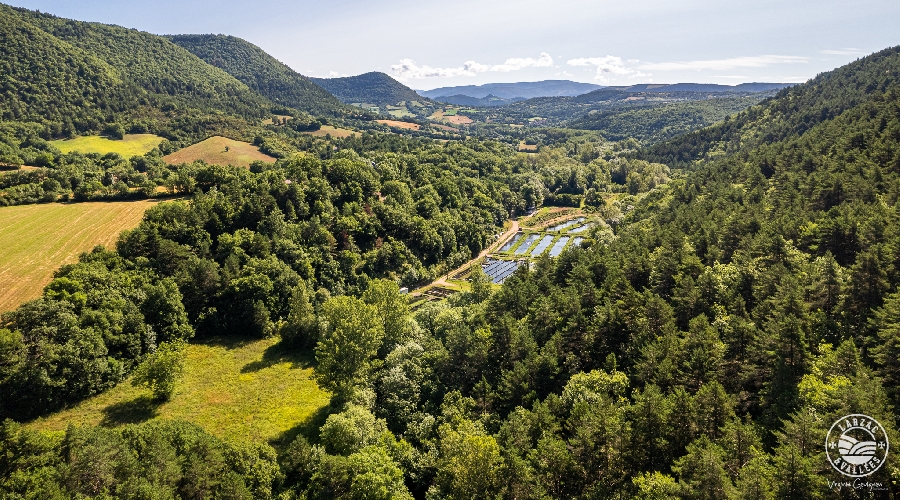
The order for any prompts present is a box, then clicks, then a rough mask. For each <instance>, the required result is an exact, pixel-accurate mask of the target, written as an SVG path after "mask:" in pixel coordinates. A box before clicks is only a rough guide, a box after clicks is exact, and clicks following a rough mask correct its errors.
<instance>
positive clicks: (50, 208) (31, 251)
mask: <svg viewBox="0 0 900 500" xmlns="http://www.w3.org/2000/svg"><path fill="white" fill-rule="evenodd" d="M156 203H158V202H157V201H150V200H142V201H117V202H89V203H71V204H62V203H50V204H41V205H22V206H16V207H2V208H0V249H2V252H0V312H2V311H8V310H11V309H15V308H16V307H17V306H18V305H19V304H21V303H23V302H26V301H28V300H31V299H35V298H37V297H39V296H40V295H41V291H42V290H43V289H44V287H45V286H46V285H47V283H49V282H50V280H51V279H52V278H53V272H54V271H56V270H57V269H58V268H59V267H60V266H61V265H63V264H68V263H71V262H75V261H77V260H78V255H80V254H81V253H82V252H86V251H88V250H90V249H92V248H94V247H95V246H97V245H104V246H106V247H108V248H111V247H113V246H114V245H115V242H116V240H117V239H118V237H119V233H120V232H122V231H123V230H125V229H131V228H133V227H136V226H137V225H138V223H139V222H140V221H141V218H142V217H143V216H144V212H145V211H146V210H147V209H148V208H150V207H152V206H153V205H155V204H156Z"/></svg>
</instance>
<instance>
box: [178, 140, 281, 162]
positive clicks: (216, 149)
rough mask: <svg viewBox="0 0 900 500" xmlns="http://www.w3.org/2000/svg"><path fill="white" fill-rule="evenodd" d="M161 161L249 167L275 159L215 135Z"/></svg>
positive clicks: (255, 149) (253, 147)
mask: <svg viewBox="0 0 900 500" xmlns="http://www.w3.org/2000/svg"><path fill="white" fill-rule="evenodd" d="M226 148H227V149H228V151H226V150H225V149H226ZM163 160H165V161H166V162H167V163H170V164H173V165H177V164H180V163H190V162H193V161H197V160H203V161H205V162H206V163H209V164H210V165H234V166H236V167H249V166H250V164H251V163H253V162H254V161H264V162H274V161H275V158H272V157H271V156H269V155H267V154H265V153H262V152H260V150H259V148H257V147H256V146H254V145H253V144H250V143H247V142H241V141H236V140H234V139H229V138H227V137H222V136H218V135H217V136H213V137H210V138H209V139H206V140H205V141H200V142H198V143H197V144H194V145H193V146H188V147H186V148H184V149H181V150H178V151H175V152H174V153H172V154H170V155H167V156H164V157H163Z"/></svg>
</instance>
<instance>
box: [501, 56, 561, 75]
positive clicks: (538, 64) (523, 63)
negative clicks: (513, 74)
mask: <svg viewBox="0 0 900 500" xmlns="http://www.w3.org/2000/svg"><path fill="white" fill-rule="evenodd" d="M547 66H553V58H552V57H550V54H548V53H546V52H541V57H538V58H537V59H534V58H531V57H511V58H509V59H507V60H506V62H505V63H503V64H497V65H496V66H492V67H491V71H502V72H504V73H505V72H508V71H519V70H520V69H522V68H545V67H547Z"/></svg>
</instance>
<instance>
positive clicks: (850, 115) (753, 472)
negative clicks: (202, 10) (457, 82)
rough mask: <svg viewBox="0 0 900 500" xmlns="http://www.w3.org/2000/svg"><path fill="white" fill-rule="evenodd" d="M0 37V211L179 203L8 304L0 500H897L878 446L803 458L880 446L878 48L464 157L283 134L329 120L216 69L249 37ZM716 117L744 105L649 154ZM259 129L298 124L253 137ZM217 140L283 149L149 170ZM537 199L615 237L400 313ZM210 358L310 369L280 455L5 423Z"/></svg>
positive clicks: (893, 394) (79, 27) (5, 25)
mask: <svg viewBox="0 0 900 500" xmlns="http://www.w3.org/2000/svg"><path fill="white" fill-rule="evenodd" d="M0 36H2V37H3V38H2V40H4V42H5V44H8V45H5V46H7V47H15V48H16V50H21V51H22V52H21V54H22V57H20V58H16V57H10V56H9V52H8V51H4V54H5V58H4V60H3V64H4V65H5V66H4V67H5V68H6V69H7V74H5V75H4V78H5V80H4V82H5V83H4V85H5V87H4V90H3V94H2V96H0V97H2V100H0V106H2V108H0V110H2V121H0V163H2V164H3V165H4V166H18V165H22V164H27V165H30V166H36V167H40V168H39V169H32V170H27V171H19V172H11V173H3V174H2V175H0V205H14V204H28V203H44V202H53V201H66V202H79V201H85V200H101V199H122V198H132V197H155V196H160V195H177V196H178V199H177V200H173V201H170V202H166V203H162V204H159V205H157V206H155V207H154V208H152V209H150V210H149V211H148V212H147V213H146V215H145V217H144V219H143V221H142V222H141V223H140V225H139V226H138V227H137V228H135V229H133V230H131V231H126V232H125V233H123V234H122V235H120V237H119V239H118V243H117V244H116V246H115V248H103V247H97V248H95V249H94V250H93V251H91V252H88V253H85V254H83V255H82V256H81V257H80V259H79V260H78V262H76V263H73V264H68V265H65V266H63V267H61V268H60V269H59V270H57V271H56V273H55V275H54V278H53V280H52V281H51V282H50V284H49V285H47V287H46V288H45V289H44V291H43V294H42V295H41V297H40V298H38V299H36V300H33V301H30V302H27V303H25V304H23V305H21V306H20V307H19V308H18V309H16V310H14V311H11V312H9V313H6V314H3V315H2V319H0V418H4V419H6V420H4V421H3V422H2V423H0V497H3V498H13V499H19V498H22V499H25V498H134V499H150V498H262V499H266V498H280V499H333V498H342V499H388V498H404V499H412V498H417V499H429V500H434V499H441V498H447V499H463V498H465V499H472V498H509V499H526V498H534V499H551V498H584V499H588V498H616V499H625V498H638V499H668V498H679V499H749V498H753V499H774V498H790V499H832V498H834V499H838V498H860V499H861V498H894V497H896V496H897V495H898V493H900V483H898V481H900V459H898V458H897V456H898V455H897V454H896V453H890V454H888V455H887V458H886V463H885V464H884V466H883V467H881V468H880V469H879V470H878V471H877V472H876V473H874V474H872V475H871V476H868V477H867V478H866V479H865V481H866V482H867V486H866V487H863V488H843V489H840V488H835V487H834V485H832V484H830V483H831V482H834V481H845V480H846V479H844V478H843V476H841V475H839V474H838V473H837V472H835V471H834V470H833V469H832V467H831V465H830V464H829V463H828V461H827V460H826V458H825V448H824V446H823V444H824V442H825V433H826V432H827V431H828V429H829V427H830V426H831V425H832V423H834V422H835V421H836V420H837V419H838V418H839V417H841V416H843V415H847V414H851V413H863V414H867V415H870V416H872V417H875V418H876V419H878V420H879V421H880V422H881V423H882V424H883V425H884V426H885V428H886V429H887V433H888V437H889V438H890V441H891V442H894V443H897V442H900V441H898V438H900V434H898V433H897V432H896V428H897V427H896V425H897V422H898V421H897V412H898V410H900V363H898V358H900V231H898V229H897V228H898V227H900V80H898V77H900V48H891V49H886V50H884V51H881V52H879V53H876V54H873V55H872V56H869V57H866V58H863V59H860V60H858V61H856V62H853V63H851V64H849V65H847V66H845V67H842V68H839V69H837V70H835V71H833V72H829V73H825V74H822V75H819V76H818V77H816V78H815V79H813V80H810V81H809V82H807V83H805V84H801V85H797V86H795V87H791V88H788V89H784V90H781V91H779V92H778V93H777V95H774V97H769V98H766V99H765V100H762V101H761V102H759V103H758V104H754V105H752V106H750V104H753V103H755V102H757V100H759V99H762V97H763V96H761V95H759V96H749V97H746V96H735V97H734V98H731V100H729V99H709V100H694V101H693V102H690V103H677V104H670V105H668V106H665V107H657V108H652V109H643V108H639V107H635V108H628V109H625V110H622V111H621V113H620V114H618V115H611V114H609V115H603V114H602V113H597V114H595V116H594V118H597V119H598V120H601V121H598V122H597V123H598V125H597V126H598V127H599V126H601V125H603V123H602V120H613V119H620V120H622V125H621V126H624V127H633V132H631V133H629V136H628V137H624V136H623V137H621V138H622V140H621V141H618V142H610V141H609V139H610V138H611V137H605V138H604V137H601V135H600V134H597V133H596V132H576V131H572V130H566V129H534V130H527V131H523V132H522V134H523V135H524V136H525V137H526V138H527V139H528V140H529V141H530V142H532V143H536V142H540V143H541V148H540V149H539V150H538V151H537V152H536V153H533V154H524V153H517V152H516V151H515V149H514V148H513V147H511V146H510V145H509V144H505V143H503V142H498V141H492V140H489V139H486V138H485V137H483V136H482V137H478V136H476V137H470V138H466V139H462V138H459V139H457V140H450V141H443V142H441V141H434V140H431V139H428V138H423V137H412V136H409V135H404V136H401V135H399V134H395V133H387V132H383V131H378V130H375V129H373V130H372V131H369V132H365V133H360V134H357V135H355V136H350V137H347V138H344V139H336V138H332V137H311V136H309V135H305V134H303V133H302V131H303V130H305V128H306V127H308V126H309V125H310V123H311V121H312V120H318V119H319V118H322V119H323V120H324V119H325V117H316V116H312V115H310V114H309V113H307V112H306V111H307V110H304V109H298V108H299V107H300V105H301V104H303V102H304V101H303V99H305V97H303V95H306V94H302V92H301V91H303V89H304V88H306V87H303V85H301V83H298V82H302V83H304V84H305V82H306V80H303V79H302V77H300V76H299V75H296V74H288V73H285V72H282V70H283V69H284V68H281V66H277V67H276V65H275V62H274V60H270V59H268V58H267V57H264V56H263V55H261V54H259V53H257V52H256V51H255V50H254V51H253V52H252V53H253V54H255V55H254V58H255V59H254V61H256V63H257V64H259V65H261V66H265V67H268V68H270V69H271V73H269V72H267V71H268V70H266V71H263V72H262V74H263V75H272V76H271V79H268V78H269V77H268V76H267V77H266V79H265V81H264V82H261V81H257V82H256V84H255V85H254V84H253V82H250V84H246V83H247V82H246V81H245V80H244V78H245V77H248V76H249V75H247V74H241V73H240V72H239V71H238V70H236V69H235V68H234V65H233V61H232V62H229V61H227V60H223V61H222V62H221V64H220V66H221V67H222V68H225V69H228V68H231V69H228V73H226V72H225V71H222V70H221V69H219V68H217V67H216V60H215V59H214V58H213V59H212V60H210V59H209V58H211V57H213V56H212V55H211V54H213V53H215V51H216V50H219V49H218V47H219V45H216V44H212V42H216V43H219V42H222V43H225V42H228V43H230V44H232V45H229V47H231V48H229V49H228V50H236V49H235V48H234V46H233V44H237V45H238V46H239V47H245V45H244V44H243V42H240V41H239V40H238V39H232V38H225V37H222V38H219V37H204V38H202V39H196V38H175V40H176V41H179V42H180V43H181V42H183V43H184V44H185V45H190V46H191V47H192V49H191V51H188V50H185V49H184V48H183V47H181V46H179V45H178V44H175V43H172V42H171V41H170V40H169V39H167V38H161V37H155V36H154V35H149V34H143V33H140V32H137V31H133V30H126V29H124V28H117V27H110V26H104V25H98V24H93V23H80V22H77V21H68V20H63V19H59V18H55V17H52V16H48V15H44V14H38V13H33V12H29V11H25V10H17V9H12V8H7V7H3V6H0ZM188 42H190V43H188ZM239 42H240V43H239ZM210 44H212V47H210V46H209V45H210ZM222 50H224V49H222ZM248 50H249V49H248ZM207 51H208V52H207ZM192 52H194V53H192ZM195 53H201V54H203V55H202V57H197V56H196V55H194V54H195ZM153 54H155V55H153ZM257 56H258V57H257ZM204 59H205V60H207V61H209V62H210V63H211V64H207V62H204ZM135 66H140V67H141V68H142V69H140V70H135V69H134V67H135ZM279 68H280V69H279ZM276 70H277V71H276ZM229 73H231V74H229ZM236 77H237V78H236ZM297 78H301V79H300V80H297ZM239 80H240V81H239ZM242 82H244V83H242ZM266 82H269V83H266ZM290 82H294V83H293V84H291V85H293V86H290V85H288V86H284V87H282V86H281V85H282V84H284V85H287V84H288V83H290ZM270 84H271V85H270ZM295 84H296V85H295ZM279 89H284V92H285V94H284V95H283V96H282V97H279V96H277V95H276V94H278V93H279V92H280V90H279ZM292 89H293V90H292ZM294 91H296V92H297V93H296V94H295V93H293V92H294ZM600 92H602V91H600ZM617 92H620V91H617ZM267 93H268V94H267ZM260 94H262V95H260ZM595 97H596V96H595ZM279 99H283V100H279ZM748 100H749V101H753V103H751V102H745V101H748ZM323 102H325V104H323V106H324V105H326V104H327V102H326V101H323ZM290 103H294V104H290ZM295 105H296V106H297V107H293V106H295ZM303 105H304V106H306V104H303ZM706 105H710V106H712V105H716V106H718V107H717V109H719V108H721V109H719V111H710V110H708V109H705V108H704V106H706ZM729 105H731V106H740V107H743V106H750V107H749V108H747V109H746V110H744V111H741V112H739V113H737V114H736V115H732V116H729V117H727V118H725V119H724V120H723V121H721V122H719V123H717V124H714V125H712V126H710V127H707V128H703V129H701V130H699V131H696V132H692V133H688V134H685V135H681V136H678V137H674V138H671V139H668V140H665V141H664V142H660V143H658V144H656V145H653V146H649V147H646V148H641V147H640V144H639V142H638V140H637V139H641V140H646V141H647V142H653V141H656V140H663V139H665V138H666V137H668V135H667V134H669V133H670V131H671V133H674V130H675V129H678V126H679V125H678V124H679V123H681V122H683V121H686V120H687V121H690V120H695V118H690V116H691V113H692V112H697V113H699V116H701V117H702V120H713V119H717V118H719V117H720V115H717V114H715V113H717V112H720V111H721V110H722V109H725V108H727V106H729ZM167 106H172V107H171V108H168V107H167ZM278 106H281V107H285V106H289V107H291V109H288V110H286V111H290V113H287V114H288V115H290V116H291V117H292V118H290V119H287V118H286V119H285V120H284V121H283V122H282V123H281V124H279V125H275V124H273V125H262V124H261V121H262V120H261V119H262V118H263V117H267V116H270V114H271V113H272V112H273V110H276V109H279V108H278ZM310 106H312V105H310ZM54 108H57V109H58V111H53V109H54ZM334 109H338V108H334ZM308 111H310V112H312V113H314V114H315V113H318V111H315V107H314V106H312V107H309V108H308ZM651 112H652V113H651ZM721 112H722V113H725V111H721ZM54 113H55V114H54ZM642 113H646V114H647V115H646V116H643V115H642ZM653 113H655V114H653ZM651 114H653V116H652V119H651V117H650V115H651ZM145 116H146V117H150V118H147V119H146V121H141V120H143V119H144V118H142V117H145ZM67 120H70V121H71V126H70V124H69V123H68V122H67ZM216 120H218V121H216ZM704 123H705V122H704ZM141 124H143V126H144V127H146V130H152V131H157V132H158V133H161V135H164V136H165V137H167V139H168V140H166V141H164V142H163V143H162V144H161V145H160V146H159V147H158V148H156V149H154V150H153V151H151V152H149V153H147V154H146V155H143V156H135V157H132V158H123V157H121V156H119V155H117V154H113V153H111V154H107V155H99V154H79V153H69V154H62V153H61V152H60V151H59V150H58V149H56V148H54V147H53V146H52V145H51V144H50V143H49V142H48V139H50V138H53V137H58V136H65V135H72V134H77V133H86V132H97V131H99V130H103V129H104V128H106V127H110V126H112V127H113V128H115V126H117V125H118V126H119V127H122V128H128V129H129V130H132V129H136V128H135V127H140V126H142V125H141ZM662 124H668V125H662ZM487 126H488V125H485V127H487ZM604 126H605V125H604ZM216 127H218V129H221V128H229V129H230V130H232V132H233V134H234V135H238V136H240V137H244V138H247V139H248V140H252V141H253V142H254V143H255V144H256V145H257V146H259V147H260V149H261V150H263V151H265V152H267V153H269V154H271V155H272V156H273V157H275V158H277V160H276V161H275V162H274V163H263V162H256V163H253V164H252V165H251V166H250V168H249V169H243V168H237V167H231V166H220V165H207V164H205V163H203V162H194V163H186V164H181V165H168V164H166V163H165V162H164V161H163V160H162V156H163V154H164V153H168V152H171V151H173V150H175V149H177V148H179V147H183V146H184V145H186V144H188V143H189V142H190V141H191V140H193V139H194V138H198V137H199V138H202V137H205V136H207V135H210V130H211V129H217V128H216ZM218 129H217V130H218ZM473 130H476V131H477V130H478V128H477V127H476V128H474V129H473ZM642 131H646V132H642ZM163 132H165V133H163ZM640 133H645V134H647V135H646V137H636V136H637V135H638V134H640ZM607 135H610V134H609V133H608V132H607ZM615 138H618V137H615ZM160 187H163V188H165V189H164V190H162V191H164V193H160V189H159V188H160ZM545 205H559V206H575V207H580V208H582V209H583V210H584V211H585V212H587V213H590V214H592V215H593V216H594V217H597V218H598V220H599V219H602V220H603V223H602V224H598V227H597V228H595V230H593V231H592V232H590V233H588V234H586V236H587V237H586V238H585V241H584V243H583V244H582V245H580V246H577V247H571V248H569V249H567V250H565V251H564V252H563V253H562V254H560V255H559V256H558V257H556V258H551V257H547V256H546V255H545V256H543V257H541V258H539V259H536V260H534V261H533V262H530V263H528V264H527V265H523V266H521V267H520V268H519V269H518V270H517V271H516V272H515V273H514V274H513V275H512V276H511V277H510V278H509V279H508V280H507V281H506V282H505V283H504V284H503V285H502V286H495V285H492V284H491V283H490V282H489V280H488V279H487V277H486V276H485V275H484V274H483V273H481V272H479V268H477V267H476V268H475V270H474V271H473V272H472V274H471V276H470V277H469V280H470V285H471V286H470V287H468V288H467V289H466V290H465V291H463V292H461V293H457V294H455V295H452V296H450V297H449V298H446V299H445V300H441V301H435V302H430V303H428V304H425V305H423V306H421V307H419V308H417V309H415V310H411V308H410V305H409V301H408V297H407V296H406V295H404V294H402V293H401V290H400V287H403V286H411V287H414V286H417V285H420V284H424V283H428V282H430V281H432V280H433V279H435V278H437V277H439V276H441V275H443V274H445V273H446V272H447V271H449V270H451V269H454V268H455V267H457V266H458V265H460V264H462V263H464V262H467V261H468V260H469V259H471V258H473V257H474V256H476V255H478V253H479V252H480V251H481V250H483V249H484V248H485V247H486V246H487V245H489V244H490V243H491V242H493V241H494V239H495V237H496V235H497V233H499V232H500V231H501V227H502V225H503V223H504V222H505V221H506V220H508V219H509V218H510V217H516V216H518V215H521V214H523V213H526V212H527V211H528V210H529V209H532V208H536V207H541V206H545ZM223 335H224V336H230V337H235V338H246V339H252V338H269V337H271V338H277V339H278V342H279V343H280V346H281V347H282V348H284V349H288V350H290V351H291V352H297V353H305V354H307V355H308V356H309V357H310V359H314V363H313V367H314V373H315V379H316V382H317V383H318V385H319V386H320V387H321V388H323V389H325V390H327V391H328V392H329V393H330V394H331V401H330V403H329V405H328V406H327V407H326V408H325V409H324V410H323V411H324V415H322V419H321V422H320V425H316V426H314V427H309V428H305V429H304V430H303V431H302V432H300V433H299V435H297V436H296V437H295V438H293V437H292V440H291V441H290V442H289V443H284V444H277V446H276V447H273V445H272V444H270V443H264V442H226V441H223V440H221V439H219V438H217V437H214V434H215V433H214V432H213V431H214V429H203V428H201V427H198V426H196V425H194V424H190V423H186V422H178V421H162V420H151V421H147V422H144V423H137V424H128V425H123V426H120V427H116V428H107V427H104V426H97V427H91V426H75V425H72V426H69V427H68V429H66V430H65V431H64V432H57V433H52V432H39V431H35V430H32V429H30V428H28V426H27V424H28V422H29V421H31V420H33V419H34V418H36V417H39V416H45V415H48V414H50V413H52V412H54V411H56V410H59V409H61V408H66V407H69V406H71V405H73V404H77V403H78V402H80V401H84V400H85V399H86V398H89V397H91V396H94V395H96V394H99V393H102V392H104V391H107V390H109V389H110V388H112V387H114V386H116V385H117V384H120V383H123V382H124V381H126V380H128V379H129V378H130V379H131V381H132V383H136V384H142V385H146V386H148V387H150V388H151V389H152V390H153V392H154V396H155V397H158V398H159V399H160V400H164V399H165V398H167V397H170V396H171V393H172V391H173V384H177V380H175V377H176V375H177V372H178V369H179V366H180V363H181V361H180V360H182V359H183V356H184V354H183V351H184V346H185V344H186V343H188V342H196V341H198V340H203V339H208V338H211V337H214V336H223ZM173 380H175V381H174V382H173Z"/></svg>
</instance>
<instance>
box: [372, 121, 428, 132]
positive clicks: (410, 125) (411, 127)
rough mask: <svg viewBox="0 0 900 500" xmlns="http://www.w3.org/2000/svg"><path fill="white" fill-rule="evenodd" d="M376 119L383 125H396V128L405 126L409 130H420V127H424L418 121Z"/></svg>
mask: <svg viewBox="0 0 900 500" xmlns="http://www.w3.org/2000/svg"><path fill="white" fill-rule="evenodd" d="M375 121H376V122H378V123H380V124H382V125H387V126H388V127H394V128H405V129H408V130H419V129H420V128H422V127H420V126H419V124H418V123H409V122H401V121H397V120H375Z"/></svg>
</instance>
